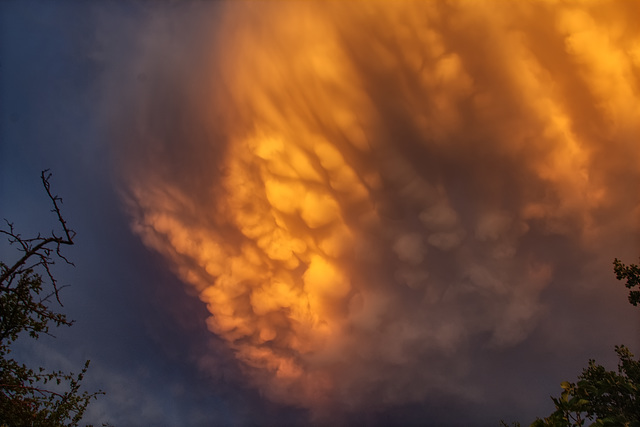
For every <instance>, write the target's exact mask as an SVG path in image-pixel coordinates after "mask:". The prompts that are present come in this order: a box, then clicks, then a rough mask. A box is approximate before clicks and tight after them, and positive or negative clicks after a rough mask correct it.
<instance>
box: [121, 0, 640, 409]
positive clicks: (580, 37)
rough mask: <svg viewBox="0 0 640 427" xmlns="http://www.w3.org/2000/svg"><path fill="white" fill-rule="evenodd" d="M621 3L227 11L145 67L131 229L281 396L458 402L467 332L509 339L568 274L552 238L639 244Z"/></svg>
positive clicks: (630, 57)
mask: <svg viewBox="0 0 640 427" xmlns="http://www.w3.org/2000/svg"><path fill="white" fill-rule="evenodd" d="M638 7H639V6H638V5H637V4H636V3H634V2H623V1H616V2H606V1H602V2H590V1H585V2H580V1H570V2H559V3H556V2H551V1H540V2H514V3H509V4H500V7H499V8H498V7H497V5H496V3H495V2H402V1H400V2H376V1H373V2H357V3H351V2H346V3H344V4H342V3H339V2H330V3H326V2H317V3H316V2H273V3H270V2H229V3H225V4H224V6H223V7H222V10H221V11H217V14H216V17H215V20H216V22H217V24H216V27H215V30H214V31H213V34H212V35H211V38H210V39H209V40H208V42H209V45H207V43H201V44H200V45H199V46H198V47H197V48H194V50H198V52H199V53H201V54H202V52H205V54H202V55H201V56H200V59H199V60H198V67H197V70H196V67H193V66H189V67H188V66H185V65H180V64H181V62H180V61H181V60H184V57H183V56H182V55H183V54H182V53H180V52H181V51H180V49H179V48H178V47H176V48H175V49H171V48H169V47H167V46H166V45H165V44H164V43H161V42H159V41H158V40H152V41H149V42H148V44H147V45H148V46H150V48H149V49H148V50H147V51H146V55H145V56H144V58H142V59H140V63H141V64H143V65H145V66H146V67H147V69H155V70H156V72H157V75H155V77H153V76H152V77H148V78H149V79H150V80H149V81H147V82H146V83H145V85H142V86H140V87H142V89H140V90H139V92H137V93H136V94H135V96H137V97H138V98H137V99H136V104H137V105H138V106H137V107H136V111H135V114H134V117H133V118H129V119H128V120H129V122H128V123H120V126H122V127H124V128H127V129H129V128H130V129H129V130H127V131H125V133H126V134H127V135H128V138H127V140H126V141H127V144H131V145H132V147H131V146H129V145H128V146H127V149H122V150H121V152H122V153H124V155H123V156H122V157H123V158H125V157H126V158H127V160H126V161H125V162H123V164H124V165H125V166H124V170H125V173H126V178H125V183H126V188H127V190H126V194H127V200H128V203H129V206H130V209H131V213H132V215H133V219H134V220H133V224H134V225H133V227H134V230H135V231H136V232H137V233H138V234H139V235H140V236H141V238H142V239H143V240H144V242H145V243H146V244H147V245H148V246H149V247H151V248H153V249H155V250H157V251H159V252H160V253H162V254H164V255H165V256H166V257H167V259H168V260H170V262H171V265H172V266H173V268H174V269H175V271H176V272H177V274H178V275H179V276H180V277H181V278H182V280H183V281H184V282H185V283H186V284H187V285H188V286H189V287H190V289H193V290H194V291H195V292H197V294H198V295H199V297H200V299H201V300H202V302H203V303H204V304H206V305H207V307H208V309H209V311H210V313H211V317H210V318H209V320H208V324H207V325H208V328H209V329H210V330H211V332H212V333H214V334H216V335H218V336H220V337H221V338H223V339H224V340H225V341H226V342H227V343H228V345H229V346H230V347H231V348H232V349H233V350H234V352H235V355H236V357H237V359H238V360H239V361H240V362H241V363H242V365H243V366H244V369H245V370H246V374H247V376H248V377H249V378H251V381H252V382H253V384H255V386H256V387H259V388H260V389H261V390H262V391H263V392H264V393H265V394H266V395H267V396H268V397H269V398H271V399H273V400H275V401H278V402H284V403H287V404H293V405H299V406H303V407H308V408H311V409H313V410H314V411H315V412H316V413H317V414H318V416H319V417H322V414H325V413H329V412H332V413H335V412H339V411H351V410H357V409H359V408H362V407H365V406H371V405H374V406H382V407H384V406H386V405H395V404H404V403H410V402H415V401H419V400H421V399H424V398H425V397H426V396H428V395H430V394H433V393H443V392H444V393H455V394H461V395H471V394H472V393H473V392H472V391H471V390H468V389H465V388H464V386H462V385H460V384H461V383H458V382H457V380H458V379H460V378H463V377H464V376H465V375H466V372H467V369H468V366H469V365H470V364H473V354H472V352H471V351H470V345H471V344H470V343H471V342H476V343H477V342H481V343H482V344H483V345H485V346H488V347H492V348H496V349H500V348H505V347H510V346H514V345H517V344H518V343H520V342H522V341H523V340H525V339H526V338H527V336H528V335H529V334H530V332H531V331H532V330H533V329H534V328H535V327H536V325H537V322H538V321H539V319H540V317H541V316H543V315H544V314H545V312H544V305H543V303H542V294H543V292H545V291H546V290H548V288H549V287H550V286H563V284H562V283H558V282H555V281H554V277H555V272H556V270H557V269H558V268H559V267H561V266H562V261H563V258H562V254H560V253H558V252H559V251H558V250H555V249H553V248H550V247H549V242H561V243H562V247H563V248H568V249H569V250H571V251H572V252H574V253H576V254H581V255H584V256H585V258H589V257H598V253H599V251H601V250H603V248H607V249H610V248H611V245H613V244H614V243H615V242H616V241H618V242H619V241H621V240H624V239H627V243H624V244H626V245H627V246H628V245H629V243H628V239H629V236H636V238H637V236H638V231H639V229H638V225H639V224H638V218H639V217H640V203H639V199H638V191H637V188H638V186H637V185H638V182H640V181H639V179H640V176H639V168H638V165H639V164H640V150H639V149H638V140H637V135H640V125H639V123H640V102H638V101H639V95H640V79H639V77H638V76H640V33H639V30H638V29H637V25H636V23H635V22H634V20H633V18H632V17H635V16H639V15H640V10H638ZM212 19H213V18H212ZM172 37H175V36H172ZM167 40H173V43H174V44H175V39H165V40H164V41H165V42H166V41H167ZM147 45H144V43H143V46H147ZM153 46H155V48H152V47H153ZM202 46H206V47H207V48H206V49H204V48H203V47H202ZM158 70H160V71H158ZM154 78H156V80H153V79H154ZM127 144H123V146H124V145H127ZM582 278H583V277H577V278H576V279H577V280H580V279H582ZM565 286H569V285H565ZM453 384H458V385H453Z"/></svg>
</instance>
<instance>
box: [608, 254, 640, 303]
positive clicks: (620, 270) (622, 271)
mask: <svg viewBox="0 0 640 427" xmlns="http://www.w3.org/2000/svg"><path fill="white" fill-rule="evenodd" d="M613 271H614V273H615V274H616V279H618V280H626V281H627V283H626V284H625V286H626V287H627V289H633V288H635V287H636V286H638V288H640V267H638V266H637V265H636V264H629V265H628V266H627V265H624V264H623V263H622V262H620V260H618V258H616V259H615V260H613ZM629 302H630V303H631V304H633V305H634V306H637V305H638V303H640V290H631V291H629Z"/></svg>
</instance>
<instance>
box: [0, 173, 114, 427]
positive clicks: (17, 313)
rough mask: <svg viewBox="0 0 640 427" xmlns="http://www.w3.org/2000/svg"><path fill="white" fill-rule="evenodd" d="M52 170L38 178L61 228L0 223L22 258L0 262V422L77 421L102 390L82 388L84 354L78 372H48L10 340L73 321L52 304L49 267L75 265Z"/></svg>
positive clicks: (54, 285)
mask: <svg viewBox="0 0 640 427" xmlns="http://www.w3.org/2000/svg"><path fill="white" fill-rule="evenodd" d="M50 178H51V174H50V173H49V172H48V170H45V171H43V172H42V174H41V179H42V184H43V186H44V188H45V190H46V192H47V196H48V197H49V199H50V200H51V202H52V204H53V209H52V210H51V212H53V213H54V214H55V215H56V217H57V222H58V224H59V226H60V227H61V228H62V230H61V231H60V232H58V234H56V232H55V231H52V232H51V234H50V235H48V236H43V235H41V234H39V233H38V235H37V236H36V237H32V238H25V237H22V236H21V235H20V234H19V233H18V232H17V231H16V230H15V229H14V226H13V224H12V223H10V222H9V221H7V220H6V219H5V222H6V225H7V228H6V229H0V233H1V234H3V235H5V236H6V237H7V239H8V241H9V243H10V244H11V245H15V246H17V249H18V251H19V252H20V253H21V256H20V258H19V259H18V260H17V261H16V262H15V263H14V264H12V265H10V266H9V265H7V264H5V263H3V262H0V426H12V427H14V426H15V427H18V426H43V427H48V426H77V425H78V423H79V422H80V420H81V419H82V416H83V414H84V412H85V410H86V408H87V406H88V405H89V403H90V401H91V400H93V399H95V398H97V397H98V396H99V395H101V394H103V393H102V392H101V391H98V392H93V393H89V392H87V391H83V392H81V391H80V387H81V382H82V380H83V377H84V375H85V373H86V371H87V369H88V367H89V361H88V360H87V361H86V363H85V364H84V367H83V368H82V369H81V371H80V373H79V374H77V375H75V374H73V373H64V372H62V371H53V372H49V371H47V370H45V368H42V367H38V368H35V369H33V368H30V367H27V366H26V365H24V364H21V363H19V362H18V361H16V360H14V359H13V358H12V357H11V351H12V345H13V344H14V343H15V342H16V340H18V339H19V338H22V337H24V336H28V337H30V338H33V339H38V337H39V336H40V334H47V335H51V334H50V332H49V331H50V328H51V326H52V325H53V326H54V327H59V326H63V325H64V326H71V325H72V324H73V321H71V320H68V319H67V317H66V316H65V315H64V314H61V313H58V312H56V311H55V310H54V309H52V308H51V304H55V303H57V304H58V305H60V306H62V303H61V301H60V290H61V289H62V288H63V287H64V286H59V285H58V282H57V281H56V279H55V277H54V276H53V274H52V270H51V267H52V266H53V265H54V264H55V261H56V260H58V259H61V260H63V261H64V262H65V263H67V264H71V265H73V263H72V262H71V261H69V260H68V259H67V258H66V257H65V255H63V254H62V252H61V250H62V248H63V247H64V246H69V245H73V244H74V242H73V239H74V237H75V232H74V231H73V230H72V229H70V228H69V227H68V226H67V223H66V222H65V220H64V218H63V217H62V213H61V211H60V205H61V204H62V199H61V198H60V197H58V196H57V195H54V194H53V193H52V192H51V185H50V182H49V180H50Z"/></svg>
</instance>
